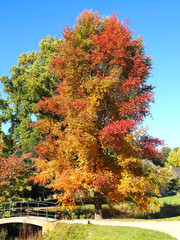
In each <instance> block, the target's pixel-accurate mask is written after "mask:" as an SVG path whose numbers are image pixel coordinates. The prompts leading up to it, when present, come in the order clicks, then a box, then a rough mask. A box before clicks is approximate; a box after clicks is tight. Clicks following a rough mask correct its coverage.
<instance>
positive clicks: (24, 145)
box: [0, 37, 59, 156]
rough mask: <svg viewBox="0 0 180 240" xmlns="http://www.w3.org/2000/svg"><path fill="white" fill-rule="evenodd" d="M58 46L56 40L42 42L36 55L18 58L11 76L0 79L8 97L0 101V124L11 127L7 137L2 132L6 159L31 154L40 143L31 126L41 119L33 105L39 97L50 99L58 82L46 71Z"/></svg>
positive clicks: (47, 39)
mask: <svg viewBox="0 0 180 240" xmlns="http://www.w3.org/2000/svg"><path fill="white" fill-rule="evenodd" d="M58 42H59V40H58V39H57V38H52V37H46V38H44V39H43V40H41V42H40V44H39V51H38V52H36V51H33V52H29V53H23V54H21V55H20V56H19V58H18V64H17V66H12V67H11V70H10V71H11V73H12V74H11V76H10V77H8V76H2V77H1V79H0V80H1V82H2V83H3V85H4V89H3V90H4V92H5V93H6V94H7V99H6V100H4V99H1V101H0V110H1V115H0V121H1V123H5V124H6V123H9V126H10V127H9V129H8V134H4V133H3V132H2V131H1V138H2V139H3V140H4V142H5V145H6V146H8V149H4V154H5V155H6V156H9V155H10V154H12V153H14V151H15V150H17V149H19V150H21V155H22V154H24V153H27V152H29V151H33V147H34V145H36V144H37V143H38V141H39V136H38V133H37V131H36V129H35V128H32V127H31V126H30V123H31V122H32V121H33V120H36V118H37V119H38V118H41V117H42V116H41V114H40V113H38V114H37V110H36V104H37V103H38V102H39V101H40V100H41V99H42V97H49V96H51V94H52V92H53V91H54V89H55V88H56V86H57V83H58V82H57V79H56V77H54V76H53V74H52V73H51V72H50V71H49V66H48V64H49V61H50V57H51V55H52V54H53V53H54V51H55V45H56V44H57V43H58ZM35 114H36V116H35Z"/></svg>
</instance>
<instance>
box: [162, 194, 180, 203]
mask: <svg viewBox="0 0 180 240" xmlns="http://www.w3.org/2000/svg"><path fill="white" fill-rule="evenodd" d="M158 203H159V204H160V205H163V204H170V205H180V196H177V195H175V196H169V197H163V198H159V199H158Z"/></svg>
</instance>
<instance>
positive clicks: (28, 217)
mask: <svg viewBox="0 0 180 240" xmlns="http://www.w3.org/2000/svg"><path fill="white" fill-rule="evenodd" d="M27 217H28V218H29V203H28V208H27Z"/></svg>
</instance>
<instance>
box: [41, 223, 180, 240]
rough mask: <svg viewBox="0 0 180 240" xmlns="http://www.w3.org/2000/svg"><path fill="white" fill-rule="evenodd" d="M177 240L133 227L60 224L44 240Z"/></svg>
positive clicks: (156, 232)
mask: <svg viewBox="0 0 180 240" xmlns="http://www.w3.org/2000/svg"><path fill="white" fill-rule="evenodd" d="M52 239H53V240H80V239H81V240H117V239H118V240H124V239H127V240H152V239H156V240H173V239H174V240H175V239H176V238H174V237H172V236H170V235H167V234H165V233H162V232H158V231H153V230H146V229H141V228H133V227H117V226H97V225H91V224H89V225H80V224H73V225H70V224H69V225H68V224H59V225H58V226H57V227H56V228H55V229H54V230H53V231H50V232H47V233H46V234H45V235H44V240H52Z"/></svg>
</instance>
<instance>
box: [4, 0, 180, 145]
mask: <svg viewBox="0 0 180 240" xmlns="http://www.w3.org/2000/svg"><path fill="white" fill-rule="evenodd" d="M85 9H92V10H93V11H96V10H97V11H98V12H99V14H100V16H103V15H111V14H113V13H117V14H118V18H119V19H123V18H124V19H126V18H128V19H129V23H130V29H131V30H134V31H136V33H135V35H134V36H135V37H137V36H143V42H144V45H145V49H146V52H147V53H150V55H151V57H152V59H153V71H152V74H151V77H150V78H149V80H148V81H149V82H150V83H152V84H153V85H156V89H155V102H156V103H155V104H152V106H151V113H152V117H153V118H149V117H148V118H147V119H146V120H145V122H144V126H146V127H148V129H149V130H148V133H149V134H150V135H152V136H154V137H158V138H160V139H164V140H165V142H166V145H167V146H169V147H171V148H174V147H177V146H180V60H179V57H180V1H179V0H171V1H169V0H151V1H145V0H129V1H126V0H111V1H109V0H103V1H102V0H96V1H95V0H57V1H56V0H51V1H48V0H31V1H24V0H16V1H15V0H8V1H1V2H0V76H2V75H9V74H10V72H9V70H10V68H11V66H13V65H16V64H17V61H18V60H17V59H18V56H19V55H20V54H21V53H26V52H29V51H33V50H38V44H39V42H40V40H41V39H42V38H43V37H45V36H49V35H51V36H58V37H59V38H61V32H62V29H61V26H62V27H63V26H65V24H67V25H69V26H72V25H74V23H75V21H76V17H77V16H78V15H79V14H80V13H81V12H82V11H83V10H85ZM0 91H1V93H2V96H4V94H3V86H2V85H0Z"/></svg>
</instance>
